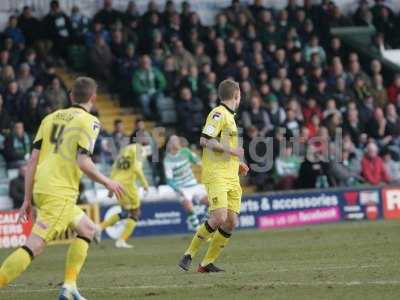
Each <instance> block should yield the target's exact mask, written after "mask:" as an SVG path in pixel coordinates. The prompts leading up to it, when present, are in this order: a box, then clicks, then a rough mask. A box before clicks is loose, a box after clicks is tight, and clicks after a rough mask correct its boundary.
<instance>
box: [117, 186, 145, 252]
mask: <svg viewBox="0 0 400 300" xmlns="http://www.w3.org/2000/svg"><path fill="white" fill-rule="evenodd" d="M121 204H122V205H123V206H122V207H123V208H124V210H125V211H126V215H125V220H126V221H125V227H124V230H123V231H122V234H121V236H120V238H119V239H118V240H117V241H116V242H115V246H116V247H117V248H132V247H133V246H132V245H129V244H128V243H127V242H126V241H127V240H128V239H129V237H130V236H131V234H132V232H133V230H134V229H135V227H136V224H137V221H138V220H139V216H140V198H139V193H138V191H137V189H136V188H133V187H132V185H130V186H129V187H125V200H124V201H123V202H121Z"/></svg>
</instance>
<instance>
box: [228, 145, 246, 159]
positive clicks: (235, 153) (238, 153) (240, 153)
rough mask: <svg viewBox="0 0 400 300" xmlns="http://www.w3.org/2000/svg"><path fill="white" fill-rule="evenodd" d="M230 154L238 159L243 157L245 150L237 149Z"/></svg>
mask: <svg viewBox="0 0 400 300" xmlns="http://www.w3.org/2000/svg"><path fill="white" fill-rule="evenodd" d="M229 154H230V155H232V156H236V157H243V155H244V150H243V148H242V147H237V148H233V149H230V150H229Z"/></svg>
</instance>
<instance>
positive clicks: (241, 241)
mask: <svg viewBox="0 0 400 300" xmlns="http://www.w3.org/2000/svg"><path fill="white" fill-rule="evenodd" d="M190 238H191V237H190V236H189V235H187V236H182V235H180V236H164V237H150V238H137V239H132V240H131V241H130V242H132V243H133V244H134V245H135V248H134V249H128V250H120V249H115V248H114V247H113V244H112V243H111V241H104V242H103V243H102V244H101V245H93V247H91V249H90V253H89V258H88V261H87V263H86V265H85V267H84V270H83V272H82V274H81V277H80V281H79V286H80V291H81V293H82V294H83V295H84V296H85V297H87V298H88V299H89V300H91V299H96V300H100V299H118V300H120V299H121V300H124V299H149V300H152V299H163V300H164V299H174V300H176V299H246V300H247V299H251V300H253V299H301V300H302V299H307V300H308V299H351V300H358V299H362V300H366V299H374V300H375V299H400V223H398V222H396V221H378V222H349V223H341V224H331V225H318V226H311V227H304V228H296V229H285V230H275V231H240V232H236V233H235V234H234V235H233V238H232V240H231V241H230V244H229V245H228V247H227V248H226V249H225V252H224V253H223V255H222V257H221V258H220V260H219V261H218V265H219V266H221V267H223V268H225V269H226V273H223V274H222V273H220V274H197V273H195V272H194V270H195V267H196V265H197V263H198V262H199V260H200V258H201V256H202V255H203V253H204V250H205V249H203V251H202V252H201V253H200V255H199V257H196V259H195V260H194V264H193V268H192V270H191V271H189V272H187V273H184V272H183V271H180V270H179V269H178V267H177V262H178V259H179V258H180V255H181V254H182V251H183V250H184V249H185V247H186V246H187V244H188V242H189V240H190ZM204 248H205V247H204ZM66 249H67V248H66V246H65V245H64V246H62V245H61V246H51V247H49V248H48V249H47V250H46V252H45V254H44V255H42V256H41V257H39V258H37V259H35V261H34V262H33V264H32V265H31V267H30V268H29V270H28V271H27V272H26V273H25V274H23V275H22V276H21V277H20V278H19V279H18V280H17V281H16V282H14V284H13V285H12V286H10V287H8V288H6V289H3V290H0V299H7V300H12V299H18V300H21V299H29V300H34V299H38V300H39V299H40V300H45V299H57V293H58V288H59V284H60V282H61V281H62V277H63V269H64V257H65V253H66ZM8 253H9V251H8V250H1V251H0V259H1V260H3V259H4V258H5V256H6V255H7V254H8Z"/></svg>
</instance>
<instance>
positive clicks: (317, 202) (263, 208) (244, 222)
mask: <svg viewBox="0 0 400 300" xmlns="http://www.w3.org/2000/svg"><path fill="white" fill-rule="evenodd" d="M340 219H341V210H340V201H339V193H338V192H301V193H292V194H281V195H269V196H263V195H259V196H252V197H244V198H243V200H242V206H241V212H240V216H239V227H240V228H252V227H256V228H260V229H273V228H285V227H297V226H302V225H308V224H320V223H329V222H337V221H339V220H340Z"/></svg>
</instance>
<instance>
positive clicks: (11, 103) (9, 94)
mask: <svg viewBox="0 0 400 300" xmlns="http://www.w3.org/2000/svg"><path fill="white" fill-rule="evenodd" d="M3 95H4V96H3V100H4V107H5V109H6V110H7V111H8V112H9V114H10V115H11V117H13V118H18V117H19V116H20V115H21V114H22V110H23V95H22V93H21V92H20V90H19V87H18V83H17V82H16V81H11V82H10V83H9V84H8V85H7V90H6V91H5V93H4V94H3Z"/></svg>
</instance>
